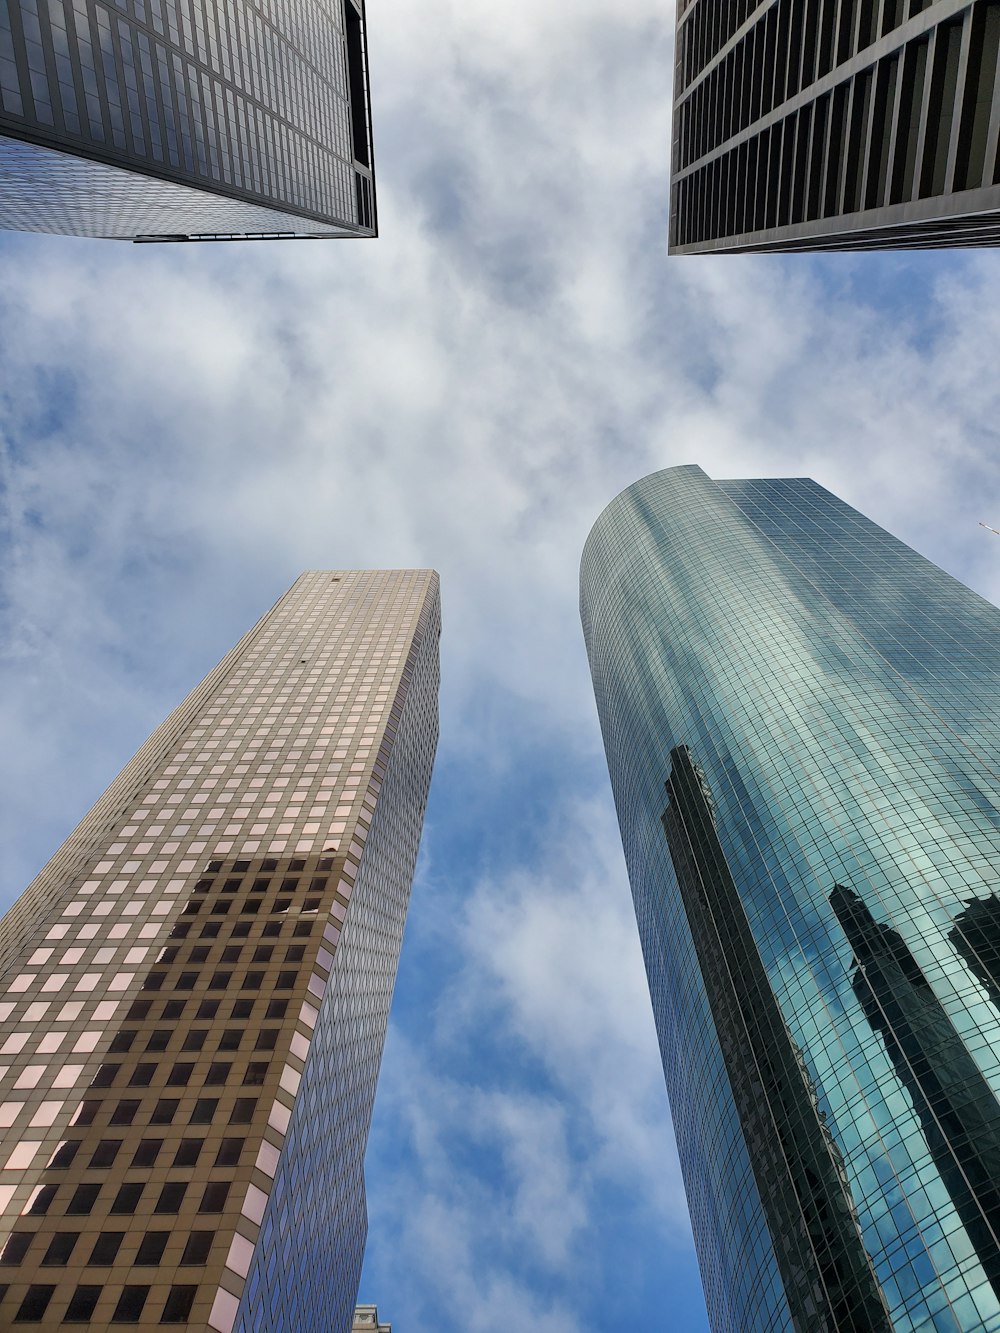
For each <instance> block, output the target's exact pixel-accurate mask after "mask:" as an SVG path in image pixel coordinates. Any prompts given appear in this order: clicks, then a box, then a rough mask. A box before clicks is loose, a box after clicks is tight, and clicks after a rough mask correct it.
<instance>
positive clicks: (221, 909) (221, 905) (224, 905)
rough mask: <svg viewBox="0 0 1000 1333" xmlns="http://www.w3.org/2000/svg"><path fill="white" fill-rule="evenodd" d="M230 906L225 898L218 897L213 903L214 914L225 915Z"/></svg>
mask: <svg viewBox="0 0 1000 1333" xmlns="http://www.w3.org/2000/svg"><path fill="white" fill-rule="evenodd" d="M229 906H230V904H229V903H228V902H227V901H226V900H225V898H218V899H217V900H216V901H215V902H214V903H213V904H212V915H213V916H225V915H226V913H227V912H228V911H229Z"/></svg>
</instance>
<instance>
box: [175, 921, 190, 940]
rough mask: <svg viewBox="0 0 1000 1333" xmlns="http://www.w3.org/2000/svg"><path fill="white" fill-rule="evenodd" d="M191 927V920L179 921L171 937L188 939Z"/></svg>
mask: <svg viewBox="0 0 1000 1333" xmlns="http://www.w3.org/2000/svg"><path fill="white" fill-rule="evenodd" d="M190 929H191V923H190V921H179V922H178V923H177V925H176V926H174V928H173V930H172V931H171V932H170V938H171V939H172V940H186V939H187V937H188V932H189V931H190Z"/></svg>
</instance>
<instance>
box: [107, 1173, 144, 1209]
mask: <svg viewBox="0 0 1000 1333" xmlns="http://www.w3.org/2000/svg"><path fill="white" fill-rule="evenodd" d="M143 1188H144V1186H143V1183H142V1181H141V1180H134V1181H133V1180H130V1181H128V1182H126V1184H124V1185H122V1186H121V1188H120V1189H119V1191H118V1193H117V1194H116V1195H115V1199H114V1203H112V1205H111V1212H112V1213H114V1214H115V1215H116V1216H119V1217H121V1216H126V1217H129V1216H131V1215H132V1213H134V1212H135V1210H136V1208H137V1207H138V1206H139V1200H140V1199H141V1198H142V1191H143Z"/></svg>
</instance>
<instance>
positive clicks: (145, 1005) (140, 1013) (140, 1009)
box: [125, 1000, 152, 1023]
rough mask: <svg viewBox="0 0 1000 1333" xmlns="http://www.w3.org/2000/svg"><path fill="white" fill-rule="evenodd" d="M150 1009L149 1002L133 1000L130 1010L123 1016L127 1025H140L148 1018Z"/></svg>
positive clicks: (150, 1003) (150, 1002)
mask: <svg viewBox="0 0 1000 1333" xmlns="http://www.w3.org/2000/svg"><path fill="white" fill-rule="evenodd" d="M151 1007H152V1001H151V1000H134V1001H133V1003H132V1007H131V1009H129V1011H128V1013H127V1014H126V1015H125V1018H126V1021H127V1022H129V1023H141V1022H142V1020H143V1019H144V1018H146V1017H147V1016H148V1014H149V1011H150V1009H151Z"/></svg>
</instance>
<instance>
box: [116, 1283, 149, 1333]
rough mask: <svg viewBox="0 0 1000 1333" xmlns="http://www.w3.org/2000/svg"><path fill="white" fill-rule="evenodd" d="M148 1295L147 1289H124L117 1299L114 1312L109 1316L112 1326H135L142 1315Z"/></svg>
mask: <svg viewBox="0 0 1000 1333" xmlns="http://www.w3.org/2000/svg"><path fill="white" fill-rule="evenodd" d="M148 1295H149V1288H148V1287H131V1286H130V1287H124V1288H123V1289H122V1294H121V1296H119V1298H118V1304H117V1305H116V1306H115V1312H114V1314H113V1315H112V1316H111V1322H112V1323H113V1324H136V1323H138V1322H139V1319H140V1317H141V1315H142V1308H143V1306H144V1305H145V1304H146V1297H147V1296H148Z"/></svg>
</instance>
